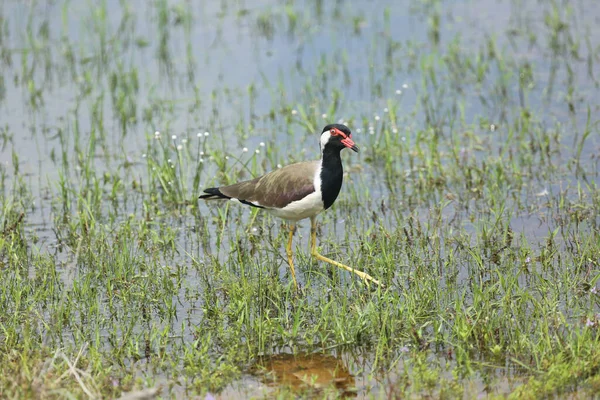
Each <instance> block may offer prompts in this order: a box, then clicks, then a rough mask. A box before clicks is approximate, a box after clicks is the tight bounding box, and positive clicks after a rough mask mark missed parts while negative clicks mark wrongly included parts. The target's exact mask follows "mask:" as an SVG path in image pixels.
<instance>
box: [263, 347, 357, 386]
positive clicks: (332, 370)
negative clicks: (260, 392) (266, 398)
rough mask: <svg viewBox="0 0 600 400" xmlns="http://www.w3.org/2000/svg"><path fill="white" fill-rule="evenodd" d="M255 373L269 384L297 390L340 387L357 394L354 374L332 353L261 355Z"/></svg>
mask: <svg viewBox="0 0 600 400" xmlns="http://www.w3.org/2000/svg"><path fill="white" fill-rule="evenodd" d="M255 373H256V374H257V375H262V380H263V381H264V382H265V383H266V384H267V385H269V386H283V387H287V388H289V389H291V390H292V391H294V392H304V391H306V390H315V389H316V390H320V389H324V388H328V387H335V388H337V389H338V390H339V391H340V392H341V393H342V395H343V396H354V395H355V394H356V388H355V386H354V376H353V375H351V374H350V372H349V371H348V368H347V367H346V365H345V364H344V362H343V361H342V359H340V358H336V357H334V356H332V355H329V354H319V353H312V354H277V355H274V356H262V357H259V359H258V361H257V363H256V366H255Z"/></svg>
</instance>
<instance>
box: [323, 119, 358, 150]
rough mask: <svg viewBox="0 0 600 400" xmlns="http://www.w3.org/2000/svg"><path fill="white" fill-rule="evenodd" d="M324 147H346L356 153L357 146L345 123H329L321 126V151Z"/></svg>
mask: <svg viewBox="0 0 600 400" xmlns="http://www.w3.org/2000/svg"><path fill="white" fill-rule="evenodd" d="M325 147H327V148H329V147H331V148H334V149H339V150H342V149H344V148H346V147H348V148H349V149H352V150H354V151H355V152H357V153H358V146H356V145H355V144H354V141H353V140H352V132H350V129H348V127H347V126H346V125H342V124H331V125H327V126H326V127H325V128H323V132H322V133H321V151H322V150H324V149H325Z"/></svg>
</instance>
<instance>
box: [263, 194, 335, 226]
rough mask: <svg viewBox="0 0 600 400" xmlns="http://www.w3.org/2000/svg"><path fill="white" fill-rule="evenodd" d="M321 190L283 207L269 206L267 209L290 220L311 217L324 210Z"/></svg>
mask: <svg viewBox="0 0 600 400" xmlns="http://www.w3.org/2000/svg"><path fill="white" fill-rule="evenodd" d="M323 209H324V208H323V199H322V198H321V192H320V191H318V192H314V193H311V194H309V195H308V196H306V197H304V198H303V199H301V200H298V201H292V202H291V203H290V204H288V205H287V206H285V207H283V208H267V209H266V210H267V211H268V212H270V213H271V214H273V215H274V216H276V217H279V218H283V219H287V220H290V221H299V220H301V219H305V218H310V217H313V216H315V215H317V214H318V213H320V212H321V211H323Z"/></svg>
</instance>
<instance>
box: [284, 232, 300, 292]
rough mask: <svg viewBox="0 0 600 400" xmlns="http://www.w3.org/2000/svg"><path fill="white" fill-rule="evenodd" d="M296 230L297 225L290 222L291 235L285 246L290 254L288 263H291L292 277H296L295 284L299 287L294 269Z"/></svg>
mask: <svg viewBox="0 0 600 400" xmlns="http://www.w3.org/2000/svg"><path fill="white" fill-rule="evenodd" d="M294 232H296V225H295V224H290V236H289V239H288V242H287V246H286V247H285V251H286V253H287V256H288V263H289V264H290V269H291V270H292V278H293V279H294V285H295V286H296V289H298V281H296V271H295V270H294V258H293V255H294V253H293V252H292V238H293V237H294Z"/></svg>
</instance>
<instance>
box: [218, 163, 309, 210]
mask: <svg viewBox="0 0 600 400" xmlns="http://www.w3.org/2000/svg"><path fill="white" fill-rule="evenodd" d="M318 167H319V162H318V161H308V162H301V163H296V164H291V165H287V166H285V167H283V168H280V169H278V170H275V171H273V172H269V173H268V174H266V175H263V176H261V177H258V178H255V179H252V180H250V181H245V182H240V183H236V184H233V185H230V186H223V187H220V188H219V191H220V192H221V193H223V194H224V195H225V196H227V197H232V198H236V199H238V200H240V201H245V202H250V203H252V205H259V206H262V207H267V208H283V207H285V206H286V205H288V204H289V203H291V202H293V201H296V200H300V199H302V198H304V197H306V196H308V195H309V194H311V193H313V192H314V191H315V186H314V178H315V174H316V173H317V168H318Z"/></svg>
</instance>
